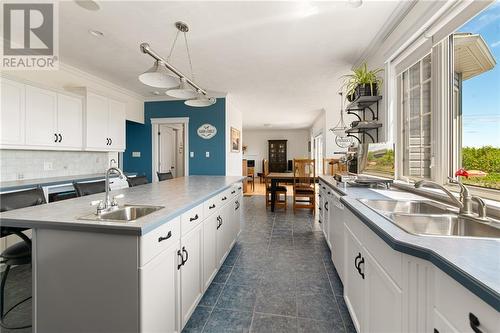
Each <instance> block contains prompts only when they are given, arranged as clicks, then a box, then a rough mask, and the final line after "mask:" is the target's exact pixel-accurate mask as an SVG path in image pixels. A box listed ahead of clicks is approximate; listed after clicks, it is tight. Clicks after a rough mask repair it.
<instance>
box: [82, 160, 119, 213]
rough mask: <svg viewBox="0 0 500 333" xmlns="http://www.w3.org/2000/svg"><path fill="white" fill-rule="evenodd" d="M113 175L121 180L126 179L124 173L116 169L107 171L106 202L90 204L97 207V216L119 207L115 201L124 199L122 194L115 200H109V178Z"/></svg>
mask: <svg viewBox="0 0 500 333" xmlns="http://www.w3.org/2000/svg"><path fill="white" fill-rule="evenodd" d="M113 173H114V174H117V175H118V177H119V178H120V179H123V178H126V176H125V174H124V173H123V171H121V170H120V169H118V168H116V167H111V168H109V169H108V170H106V175H105V185H104V186H105V187H106V196H105V197H104V200H96V201H92V202H91V203H90V204H91V205H92V206H95V205H97V215H99V214H101V213H102V212H104V211H107V210H111V209H112V208H115V207H117V206H118V204H117V202H116V200H115V199H118V198H121V197H123V194H120V195H117V196H115V197H113V200H111V199H110V198H109V177H110V176H111V174H113Z"/></svg>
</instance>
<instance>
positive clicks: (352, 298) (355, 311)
mask: <svg viewBox="0 0 500 333" xmlns="http://www.w3.org/2000/svg"><path fill="white" fill-rule="evenodd" d="M344 239H345V242H346V243H345V250H346V253H345V267H344V274H345V284H344V299H345V302H346V304H347V307H348V308H349V313H350V314H351V318H352V321H353V323H354V325H355V326H356V331H358V332H364V327H363V326H362V322H363V312H364V304H365V296H364V294H365V288H364V286H365V280H364V278H363V275H362V274H363V273H362V272H363V271H361V273H360V271H359V270H358V267H360V268H361V269H363V267H362V265H363V264H362V263H361V264H360V261H361V260H362V258H363V250H362V246H361V243H360V242H359V240H358V239H357V238H356V236H354V234H353V233H352V231H351V230H350V229H349V227H348V226H347V225H346V226H345V228H344Z"/></svg>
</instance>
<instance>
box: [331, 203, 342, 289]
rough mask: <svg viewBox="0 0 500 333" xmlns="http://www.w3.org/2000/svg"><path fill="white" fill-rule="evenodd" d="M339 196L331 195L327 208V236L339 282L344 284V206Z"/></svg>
mask: <svg viewBox="0 0 500 333" xmlns="http://www.w3.org/2000/svg"><path fill="white" fill-rule="evenodd" d="M339 198H340V196H339V195H337V194H336V193H333V195H332V200H331V204H330V208H329V217H328V223H329V224H330V225H329V228H328V235H329V237H328V238H329V239H330V249H331V252H332V261H333V263H334V265H335V268H336V269H337V273H338V274H339V277H340V280H341V281H342V282H343V283H344V281H345V280H344V209H345V208H344V205H343V204H342V203H341V202H340V200H339Z"/></svg>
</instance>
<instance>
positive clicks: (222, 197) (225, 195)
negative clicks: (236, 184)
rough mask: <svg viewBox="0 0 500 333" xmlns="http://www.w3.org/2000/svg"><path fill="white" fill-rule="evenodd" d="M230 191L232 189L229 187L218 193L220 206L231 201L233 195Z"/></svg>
mask: <svg viewBox="0 0 500 333" xmlns="http://www.w3.org/2000/svg"><path fill="white" fill-rule="evenodd" d="M231 191H233V189H232V188H231V187H230V188H228V189H226V190H224V191H222V192H221V193H220V194H219V203H220V204H221V207H222V206H224V205H225V204H227V203H228V202H230V201H231V198H232V196H233V195H232V194H231Z"/></svg>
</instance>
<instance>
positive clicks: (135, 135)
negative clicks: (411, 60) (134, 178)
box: [123, 98, 226, 181]
mask: <svg viewBox="0 0 500 333" xmlns="http://www.w3.org/2000/svg"><path fill="white" fill-rule="evenodd" d="M176 117H189V147H188V149H189V150H188V153H189V152H194V157H192V158H191V157H190V158H189V174H190V175H221V176H223V175H225V174H226V142H225V139H226V133H225V132H226V119H225V118H226V102H225V99H224V98H218V99H217V103H215V104H214V105H212V106H208V107H204V108H194V107H190V106H187V105H185V104H184V102H183V101H163V102H146V103H144V124H139V123H134V122H131V121H127V125H126V141H127V149H126V150H125V152H124V153H123V169H124V171H127V172H137V173H138V174H139V175H146V176H147V177H148V179H149V181H151V180H152V175H151V163H152V152H151V150H152V142H151V141H152V140H151V129H152V126H151V119H152V118H176ZM205 123H209V124H212V125H214V126H215V127H216V128H217V134H216V135H215V136H214V137H213V138H212V139H209V140H205V139H202V138H200V137H199V136H198V134H197V133H196V131H197V129H198V127H200V126H201V125H203V124H205ZM207 151H208V152H210V157H208V158H207V157H205V152H207ZM132 152H140V153H141V157H132Z"/></svg>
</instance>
